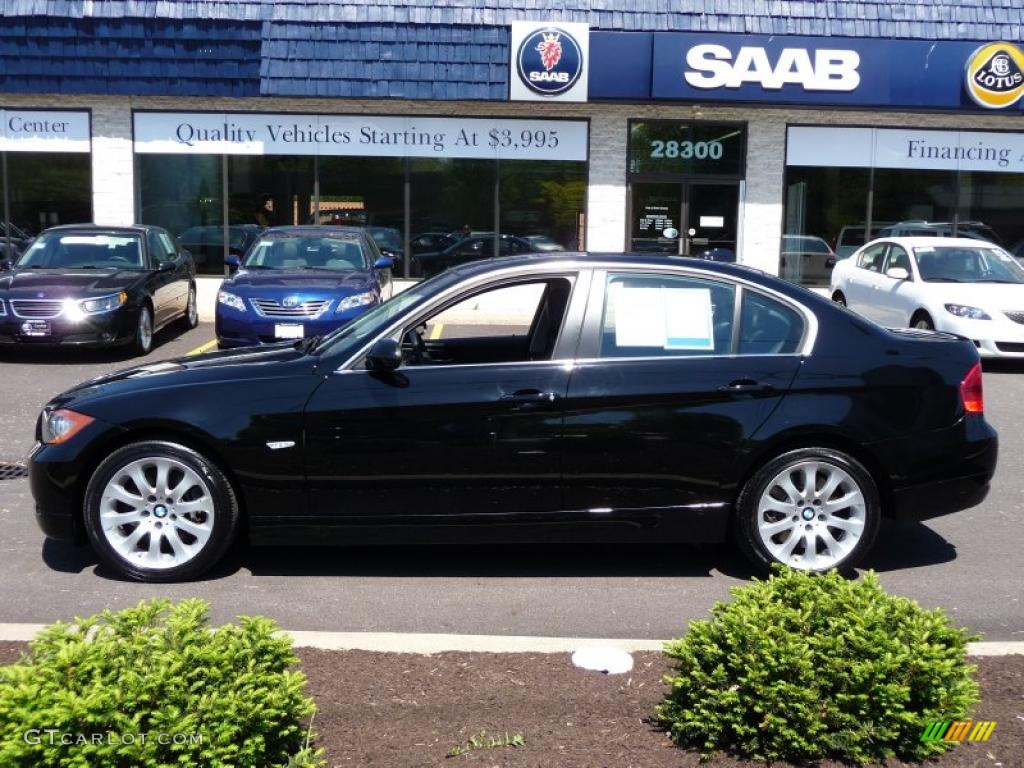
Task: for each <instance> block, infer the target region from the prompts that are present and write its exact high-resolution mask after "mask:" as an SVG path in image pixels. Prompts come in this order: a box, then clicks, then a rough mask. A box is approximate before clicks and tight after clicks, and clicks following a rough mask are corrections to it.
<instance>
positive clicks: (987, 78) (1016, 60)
mask: <svg viewBox="0 0 1024 768" xmlns="http://www.w3.org/2000/svg"><path fill="white" fill-rule="evenodd" d="M964 86H965V87H966V88H967V93H969V94H970V95H971V98H972V99H973V100H974V103H975V104H977V105H978V106H980V107H985V108H986V109H1003V108H1004V107H1009V106H1011V105H1012V104H1015V103H1016V102H1017V101H1018V100H1019V99H1020V97H1021V96H1024V52H1022V51H1021V50H1020V48H1018V47H1017V46H1015V45H1013V44H1012V43H987V44H985V45H983V46H981V47H980V48H979V49H978V50H976V51H975V52H974V53H972V54H971V56H970V58H969V59H967V71H966V73H965V75H964Z"/></svg>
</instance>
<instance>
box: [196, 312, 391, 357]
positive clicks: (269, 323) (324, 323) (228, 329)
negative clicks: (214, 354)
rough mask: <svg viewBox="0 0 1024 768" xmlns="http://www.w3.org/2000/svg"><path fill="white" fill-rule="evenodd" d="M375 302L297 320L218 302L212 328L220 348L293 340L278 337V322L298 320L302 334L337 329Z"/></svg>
mask: <svg viewBox="0 0 1024 768" xmlns="http://www.w3.org/2000/svg"><path fill="white" fill-rule="evenodd" d="M374 306H376V305H375V304H368V305H366V306H362V307H354V308H353V309H350V310H348V311H346V312H342V313H341V314H336V313H334V312H331V313H329V314H326V315H324V316H323V317H318V318H315V319H307V320H301V321H300V320H298V319H294V318H272V317H262V316H260V315H257V314H256V313H255V312H251V311H247V312H244V313H243V312H238V311H237V310H233V309H225V308H224V307H223V305H220V304H218V305H217V314H216V316H215V318H214V329H215V332H216V334H217V342H218V343H219V345H220V348H221V349H229V348H231V347H254V346H259V345H261V344H280V343H281V342H282V341H289V340H294V339H291V338H289V337H279V336H278V335H277V332H276V329H277V325H279V324H284V325H294V324H296V323H301V324H302V326H303V337H305V338H309V337H310V336H325V335H326V334H328V333H331V332H332V331H335V330H337V329H338V328H340V327H341V326H343V325H345V324H346V323H348V322H350V321H352V320H354V319H355V318H357V317H359V316H360V315H361V314H363V313H364V312H366V311H367V310H368V309H372V308H373V307H374Z"/></svg>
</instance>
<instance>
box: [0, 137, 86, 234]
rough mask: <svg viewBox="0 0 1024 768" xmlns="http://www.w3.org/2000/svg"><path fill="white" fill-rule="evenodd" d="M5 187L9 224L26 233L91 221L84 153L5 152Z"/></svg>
mask: <svg viewBox="0 0 1024 768" xmlns="http://www.w3.org/2000/svg"><path fill="white" fill-rule="evenodd" d="M7 187H8V193H9V195H10V198H9V205H10V212H11V223H13V224H14V225H15V226H17V227H19V228H20V229H22V230H24V231H25V232H26V233H29V234H32V235H35V234H38V233H39V232H41V231H42V230H44V229H46V228H47V227H53V226H56V225H58V224H81V223H85V222H90V221H92V173H91V168H90V158H89V155H87V154H57V153H50V152H8V153H7Z"/></svg>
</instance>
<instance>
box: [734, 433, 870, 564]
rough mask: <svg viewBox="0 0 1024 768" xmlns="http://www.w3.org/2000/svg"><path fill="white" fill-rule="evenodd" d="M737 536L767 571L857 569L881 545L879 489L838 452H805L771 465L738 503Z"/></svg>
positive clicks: (759, 473) (757, 475) (755, 478)
mask: <svg viewBox="0 0 1024 768" xmlns="http://www.w3.org/2000/svg"><path fill="white" fill-rule="evenodd" d="M737 515H738V519H737V525H736V534H737V538H738V540H739V544H740V546H741V548H742V549H743V551H744V553H745V554H746V555H747V556H748V557H749V558H750V560H751V561H752V562H753V563H754V564H755V565H756V566H758V568H759V569H761V570H767V569H768V568H769V567H770V566H771V565H772V564H774V563H781V564H783V565H787V566H789V567H791V568H796V569H798V570H803V571H827V570H829V569H832V568H839V569H849V568H852V567H853V566H854V565H855V564H856V563H857V562H858V561H859V560H860V558H861V557H862V556H863V555H864V553H865V552H867V551H868V550H869V549H870V548H871V545H872V544H873V543H874V539H875V536H876V535H877V534H878V525H879V521H880V519H881V505H880V502H879V496H878V488H877V486H876V485H875V482H874V480H872V478H871V475H870V473H868V471H867V470H866V469H865V468H864V466H863V465H862V464H861V463H860V462H858V461H857V460H856V459H854V458H853V457H852V456H849V455H848V454H846V453H844V452H842V451H838V450H834V449H832V448H802V449H799V450H795V451H789V452H788V453H784V454H782V455H781V456H777V457H776V458H774V459H772V460H771V461H769V462H767V463H766V464H765V465H764V466H763V467H761V469H760V470H758V471H757V472H756V473H755V474H754V476H753V477H751V478H750V480H749V481H748V482H747V484H746V485H745V486H744V487H743V490H742V492H741V493H740V496H739V500H738V502H737Z"/></svg>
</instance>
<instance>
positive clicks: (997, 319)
mask: <svg viewBox="0 0 1024 768" xmlns="http://www.w3.org/2000/svg"><path fill="white" fill-rule="evenodd" d="M988 311H989V313H990V314H992V312H991V310H988ZM946 314H947V315H948V313H946ZM935 324H936V328H937V330H940V331H948V332H950V333H955V334H958V335H960V336H964V337H966V338H968V339H970V340H971V341H973V342H974V346H975V347H977V349H978V354H979V355H980V356H981V357H987V358H993V357H1005V358H1021V359H1024V325H1021V324H1020V323H1015V322H1013V321H1012V320H1010V319H1009V318H1007V317H1006V316H1005V315H1003V314H1002V313H1001V312H1000V313H995V315H994V316H993V318H992V319H991V320H969V319H966V318H960V317H954V316H952V315H948V316H947V317H940V318H939V319H937V320H936V323H935Z"/></svg>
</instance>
